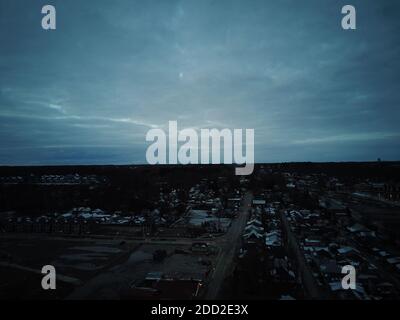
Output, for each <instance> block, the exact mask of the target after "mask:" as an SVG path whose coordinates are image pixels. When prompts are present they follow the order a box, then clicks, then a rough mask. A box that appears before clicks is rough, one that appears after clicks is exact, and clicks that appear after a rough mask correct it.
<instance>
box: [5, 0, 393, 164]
mask: <svg viewBox="0 0 400 320" xmlns="http://www.w3.org/2000/svg"><path fill="white" fill-rule="evenodd" d="M48 3H51V4H53V5H55V7H56V9H57V30H56V31H50V32H49V31H44V30H42V29H41V25H40V21H41V17H42V15H41V7H42V6H43V5H44V4H48ZM350 3H351V4H353V5H354V6H355V7H356V9H357V30H356V31H344V30H342V29H341V25H340V20H341V13H340V11H341V8H342V6H343V5H345V4H348V1H346V2H345V1H334V0H327V1H320V0H302V1H299V0H283V1H268V0H263V1H257V0H251V1H245V0H229V1H228V0H226V1H225V0H218V1H217V0H214V1H211V0H202V1H200V0H169V1H132V0H121V1H105V0H103V1H102V0H97V1H95V2H94V1H73V0H69V1H60V0H51V1H36V0H35V1H28V0H0V41H1V42H0V43H1V45H0V164H78V163H86V164H90V163H95V164H99V163H116V164H117V163H118V164H120V163H144V162H145V150H146V146H147V143H146V141H145V134H146V132H147V130H149V129H150V128H154V127H158V126H160V127H165V126H166V125H167V122H168V120H177V121H178V125H179V126H180V127H181V128H183V127H193V128H202V127H216V128H223V127H227V128H232V129H233V128H254V129H255V140H256V141H255V143H256V146H255V154H256V160H257V161H262V162H270V161H271V162H272V161H274V162H275V161H346V160H355V161H362V160H374V159H376V158H378V157H381V158H382V159H384V160H399V159H400V128H399V120H400V108H399V102H400V81H399V80H400V73H399V71H400V59H399V56H400V38H399V36H398V35H399V34H400V19H399V18H400V3H399V1H396V0H393V1H389V0H383V1H373V0H363V1H359V0H352V1H350Z"/></svg>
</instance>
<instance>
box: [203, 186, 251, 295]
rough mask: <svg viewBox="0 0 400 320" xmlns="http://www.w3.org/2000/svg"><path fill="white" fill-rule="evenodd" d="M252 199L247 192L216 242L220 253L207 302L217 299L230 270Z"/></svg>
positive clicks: (208, 291) (209, 287)
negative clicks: (224, 232) (229, 225)
mask: <svg viewBox="0 0 400 320" xmlns="http://www.w3.org/2000/svg"><path fill="white" fill-rule="evenodd" d="M252 199H253V195H252V193H250V192H248V193H246V195H245V196H244V199H243V204H242V207H241V208H240V211H239V214H238V217H237V219H235V220H234V221H233V222H232V225H231V227H230V228H229V229H228V232H227V233H226V234H225V235H224V236H223V237H220V238H219V239H218V240H217V241H216V242H218V243H219V245H220V253H219V256H218V259H217V261H218V263H217V265H216V267H215V270H214V272H213V274H212V278H211V279H210V284H209V286H208V290H207V293H206V295H205V298H206V299H207V300H214V299H216V298H217V297H218V294H219V291H220V289H221V286H222V283H223V281H224V279H225V278H226V277H227V275H228V271H229V270H230V269H231V268H230V267H231V266H232V262H233V258H234V257H235V253H236V251H237V250H238V246H239V243H240V237H241V236H242V233H243V229H244V227H245V226H246V222H247V219H248V210H249V208H250V206H249V205H250V204H251V201H252Z"/></svg>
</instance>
